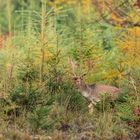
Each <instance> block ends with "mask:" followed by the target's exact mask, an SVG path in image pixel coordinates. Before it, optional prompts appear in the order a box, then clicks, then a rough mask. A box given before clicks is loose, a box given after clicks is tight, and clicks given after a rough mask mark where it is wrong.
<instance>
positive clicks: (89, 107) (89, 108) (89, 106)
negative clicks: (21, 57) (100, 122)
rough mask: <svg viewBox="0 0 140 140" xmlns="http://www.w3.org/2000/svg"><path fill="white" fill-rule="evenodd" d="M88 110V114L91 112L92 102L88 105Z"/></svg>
mask: <svg viewBox="0 0 140 140" xmlns="http://www.w3.org/2000/svg"><path fill="white" fill-rule="evenodd" d="M88 110H89V113H90V114H92V113H93V103H92V102H91V103H90V104H89V105H88Z"/></svg>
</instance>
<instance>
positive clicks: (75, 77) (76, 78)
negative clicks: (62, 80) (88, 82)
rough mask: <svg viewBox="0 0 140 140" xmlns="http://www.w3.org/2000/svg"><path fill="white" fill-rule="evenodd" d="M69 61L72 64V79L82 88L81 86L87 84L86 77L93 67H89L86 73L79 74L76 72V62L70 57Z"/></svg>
mask: <svg viewBox="0 0 140 140" xmlns="http://www.w3.org/2000/svg"><path fill="white" fill-rule="evenodd" d="M69 63H70V66H71V74H72V76H71V77H72V80H73V81H74V84H75V85H76V87H77V88H81V87H83V86H85V82H84V77H85V76H86V75H87V74H88V72H89V71H90V69H91V67H88V70H87V72H85V73H84V74H80V75H77V74H76V69H77V65H76V62H75V61H73V60H72V59H70V58H69Z"/></svg>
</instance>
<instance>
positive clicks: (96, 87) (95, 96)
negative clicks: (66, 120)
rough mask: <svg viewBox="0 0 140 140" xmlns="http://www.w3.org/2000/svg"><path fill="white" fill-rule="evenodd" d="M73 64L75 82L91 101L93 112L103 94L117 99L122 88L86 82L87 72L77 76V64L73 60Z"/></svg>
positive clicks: (83, 94)
mask: <svg viewBox="0 0 140 140" xmlns="http://www.w3.org/2000/svg"><path fill="white" fill-rule="evenodd" d="M71 66H72V70H73V75H74V76H73V77H72V79H73V80H74V84H75V85H76V87H77V88H78V89H79V91H80V92H81V94H82V96H83V97H85V98H86V99H87V100H88V101H89V102H90V104H89V106H88V107H89V112H90V113H92V112H93V105H96V103H97V102H99V101H100V97H101V95H103V94H107V95H109V96H111V97H113V99H116V98H117V97H118V95H119V93H120V89H119V88H117V87H114V86H110V85H104V84H96V83H95V84H91V85H89V84H86V83H85V82H84V76H85V75H86V74H83V75H82V76H76V74H75V73H74V69H75V68H76V65H75V64H74V63H73V62H72V61H71Z"/></svg>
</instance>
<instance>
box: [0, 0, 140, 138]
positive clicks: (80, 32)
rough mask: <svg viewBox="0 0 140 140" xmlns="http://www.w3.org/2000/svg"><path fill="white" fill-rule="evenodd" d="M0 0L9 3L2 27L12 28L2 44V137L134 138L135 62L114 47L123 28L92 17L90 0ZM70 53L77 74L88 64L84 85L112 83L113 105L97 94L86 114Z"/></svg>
mask: <svg viewBox="0 0 140 140" xmlns="http://www.w3.org/2000/svg"><path fill="white" fill-rule="evenodd" d="M0 2H2V3H1V4H0V7H2V8H4V7H5V6H6V7H7V9H6V12H1V13H0V15H1V17H0V27H2V29H1V32H2V35H4V34H5V32H9V33H10V36H9V35H8V38H7V39H5V40H4V47H3V48H0V67H1V69H0V73H1V75H0V115H1V118H0V121H1V126H0V137H2V138H3V139H4V138H5V139H19V140H20V139H26V138H28V139H33V138H34V139H35V138H37V137H38V138H40V139H43V138H44V139H56V140H58V139H60V140H61V139H62V140H63V139H64V140H67V139H68V140H69V139H74V140H77V139H80V140H82V139H95V140H96V139H97V140H98V139H101V140H102V139H104V140H105V139H106V140H108V139H110V140H111V139H112V140H113V139H122V140H123V139H136V138H137V137H139V134H140V133H139V130H138V129H139V121H140V117H139V111H140V110H139V105H140V104H139V87H140V86H139V76H140V74H139V68H138V66H139V65H138V64H137V65H136V64H135V63H134V65H133V63H131V61H128V60H130V58H129V56H130V55H131V54H130V55H129V53H126V52H125V51H124V50H123V47H122V48H121V47H120V46H119V45H118V44H121V43H124V42H123V41H124V40H123V39H125V40H127V36H126V31H128V29H127V28H125V29H124V28H120V27H113V26H111V25H109V24H106V23H98V22H96V21H97V19H98V18H99V17H97V15H98V14H97V13H96V10H95V9H94V7H93V6H92V3H90V2H89V3H88V4H87V5H88V8H87V10H86V9H85V10H84V11H83V8H84V7H85V5H84V3H83V1H81V2H80V1H77V2H76V1H75V2H74V1H70V2H69V3H67V2H66V1H62V2H59V1H45V0H41V1H34V0H31V1H25V0H22V2H21V3H20V2H19V1H18V0H15V1H11V0H6V1H5V2H3V1H1V0H0ZM5 20H6V22H5ZM118 35H120V36H119V37H118ZM122 38H123V39H122ZM120 42H121V43H120ZM135 45H136V47H137V45H138V44H135ZM128 49H129V48H128ZM69 57H71V58H72V59H74V60H75V61H76V63H77V64H78V69H77V71H76V73H77V74H80V73H83V72H86V71H87V70H88V69H90V72H89V73H88V74H87V76H86V79H85V80H86V82H87V83H94V82H100V83H107V84H111V85H116V86H118V87H120V88H122V89H123V90H122V94H121V96H120V97H119V98H118V99H117V100H116V101H114V102H113V103H112V102H111V101H110V100H109V99H108V98H107V99H106V98H105V99H102V101H101V102H100V103H99V104H97V105H96V106H95V107H94V112H93V114H92V115H90V114H89V113H88V108H87V106H88V103H87V102H86V100H85V99H84V98H83V97H82V96H81V95H80V93H79V92H78V91H77V89H75V86H74V85H73V83H72V80H71V75H70V73H71V66H70V64H69V62H68V61H67V60H68V58H69ZM133 58H135V60H137V59H138V58H137V57H136V56H134V57H133ZM137 62H138V61H137Z"/></svg>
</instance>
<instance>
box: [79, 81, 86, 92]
mask: <svg viewBox="0 0 140 140" xmlns="http://www.w3.org/2000/svg"><path fill="white" fill-rule="evenodd" d="M87 89H88V85H87V84H86V83H85V82H82V83H81V85H80V86H79V90H80V91H81V92H83V91H87Z"/></svg>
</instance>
